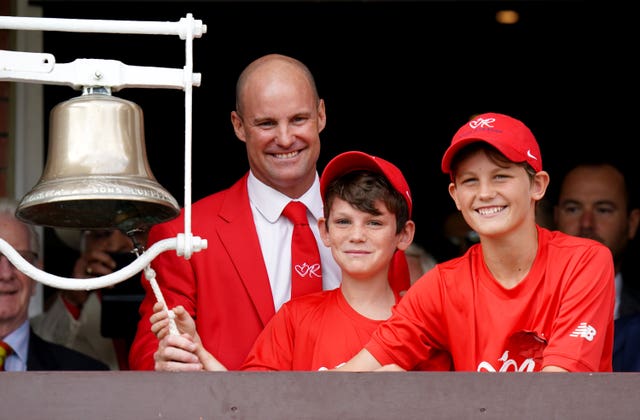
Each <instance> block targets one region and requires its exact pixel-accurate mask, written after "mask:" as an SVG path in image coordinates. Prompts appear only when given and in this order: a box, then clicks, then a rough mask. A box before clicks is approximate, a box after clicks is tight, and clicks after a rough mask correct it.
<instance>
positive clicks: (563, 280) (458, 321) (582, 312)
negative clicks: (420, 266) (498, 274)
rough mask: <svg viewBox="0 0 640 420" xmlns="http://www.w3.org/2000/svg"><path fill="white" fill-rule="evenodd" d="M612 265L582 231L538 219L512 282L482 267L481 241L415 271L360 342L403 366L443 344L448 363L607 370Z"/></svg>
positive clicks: (471, 367)
mask: <svg viewBox="0 0 640 420" xmlns="http://www.w3.org/2000/svg"><path fill="white" fill-rule="evenodd" d="M614 299H615V285H614V267H613V258H612V256H611V252H610V251H609V249H608V248H607V247H605V246H604V245H602V244H600V243H598V242H596V241H592V240H589V239H583V238H577V237H573V236H569V235H566V234H563V233H561V232H556V231H554V232H551V231H549V230H547V229H544V228H540V227H538V255H537V256H536V258H535V261H534V263H533V266H532V267H531V270H530V271H529V273H528V275H527V276H526V277H525V278H524V279H523V280H522V281H521V282H520V283H519V284H518V285H516V286H515V287H513V288H512V289H505V288H504V287H502V286H501V285H500V284H499V283H498V282H497V281H496V280H495V279H494V277H493V276H492V275H491V273H490V272H489V270H488V269H487V267H486V265H485V263H484V260H483V255H482V246H481V244H478V245H474V246H473V247H472V248H470V249H469V250H468V251H467V253H466V254H465V255H464V256H462V257H460V258H456V259H453V260H451V261H447V262H445V263H442V264H439V265H438V266H436V268H435V269H432V270H431V271H429V272H428V273H427V274H426V275H425V276H423V277H422V278H421V279H420V280H418V281H417V282H416V283H415V284H414V285H413V286H412V287H411V288H410V289H409V291H408V292H407V294H406V295H405V296H404V297H403V298H402V301H400V303H399V304H397V305H396V306H395V307H394V310H393V315H392V317H391V318H390V319H389V321H388V322H386V323H384V324H382V325H381V326H380V328H378V329H377V330H376V331H375V332H374V334H373V336H372V340H371V341H370V342H369V343H368V344H367V345H366V348H367V350H368V351H369V352H370V353H371V354H372V355H373V356H374V357H375V358H376V359H377V360H378V361H379V362H380V363H381V364H383V365H386V364H390V363H396V364H398V365H399V366H401V367H403V368H404V369H407V370H410V369H412V368H413V367H414V366H416V364H417V363H419V362H420V361H421V360H423V359H424V358H425V356H424V355H425V354H429V352H433V351H445V352H447V353H449V354H450V355H451V357H452V360H453V367H454V370H458V371H480V372H484V371H491V372H494V371H495V372H505V371H526V372H531V371H540V370H541V369H542V368H543V367H545V366H549V365H554V366H559V367H562V368H564V369H567V370H569V371H573V372H579V371H594V372H595V371H601V372H610V371H611V360H612V359H611V358H612V349H613V305H614Z"/></svg>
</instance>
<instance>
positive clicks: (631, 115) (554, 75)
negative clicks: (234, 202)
mask: <svg viewBox="0 0 640 420" xmlns="http://www.w3.org/2000/svg"><path fill="white" fill-rule="evenodd" d="M33 3H34V4H37V5H39V6H42V7H43V12H44V17H60V18H82V19H125V20H145V21H178V20H179V19H181V18H183V17H185V16H186V14H187V13H191V14H193V17H194V18H195V19H199V20H202V21H203V23H204V24H206V25H207V29H208V31H207V33H206V34H205V35H204V36H203V37H202V38H199V39H198V38H197V39H195V40H194V72H197V73H200V74H201V75H202V83H201V86H200V87H194V89H193V160H192V165H193V170H192V179H193V182H192V189H193V197H192V201H195V200H197V199H198V198H201V197H203V196H205V195H207V194H209V193H212V192H214V191H217V190H220V189H222V188H225V187H228V186H229V185H231V184H232V183H233V182H234V181H236V180H237V179H238V178H239V177H240V176H242V175H243V174H244V173H245V172H246V171H247V170H248V164H247V160H246V154H245V151H244V144H243V143H242V142H240V141H239V140H237V139H236V138H235V135H234V133H233V130H232V127H231V123H230V117H229V114H230V112H231V110H232V109H233V107H234V88H235V81H236V78H237V76H238V75H239V73H240V71H241V70H242V69H243V68H244V67H245V66H246V65H247V64H248V63H249V62H250V61H252V60H253V59H255V58H257V57H258V56H260V55H263V54H266V53H271V52H279V53H284V54H288V55H292V56H294V57H296V58H298V59H300V60H302V61H303V62H305V63H306V64H307V65H308V66H309V67H310V69H311V71H312V72H313V73H314V75H315V77H316V82H317V84H318V89H319V91H320V95H321V96H322V97H323V98H324V99H325V101H326V105H327V128H326V129H325V131H324V132H323V133H322V134H321V138H322V141H323V143H322V153H321V157H320V162H319V169H320V170H321V169H322V168H324V165H325V164H326V163H327V162H328V160H330V159H331V158H332V157H333V156H335V155H336V154H337V153H340V152H343V151H346V150H351V149H359V150H363V151H366V152H368V153H372V154H375V155H378V156H381V157H383V158H385V159H387V160H390V161H392V162H394V163H395V164H397V165H398V166H399V167H400V168H401V169H402V170H403V172H404V174H405V176H406V178H407V180H408V181H409V184H410V186H411V188H412V192H413V196H414V199H415V209H414V212H415V213H414V214H415V216H414V219H415V221H416V224H417V232H416V241H417V242H418V243H420V244H422V245H424V246H425V247H426V248H427V249H428V250H429V251H431V252H432V253H433V254H434V255H435V256H436V257H437V258H439V259H443V258H447V257H449V256H450V254H449V253H450V251H451V250H450V249H449V248H447V245H446V241H444V240H443V238H442V232H441V227H442V223H443V220H444V217H445V216H446V214H448V213H449V212H450V211H452V210H454V207H453V203H452V201H451V199H450V198H449V196H448V193H447V184H448V178H447V176H445V175H443V174H442V173H441V172H440V160H441V157H442V154H443V152H444V150H445V149H446V147H447V145H448V143H449V141H450V139H451V137H452V135H453V134H454V133H455V131H456V130H457V129H458V128H459V127H460V126H461V125H462V124H463V123H464V122H465V121H466V120H467V119H468V118H469V117H470V116H471V115H472V114H476V113H481V112H503V113H507V114H510V115H512V116H514V117H516V118H519V119H521V120H523V121H524V122H525V123H526V124H527V125H528V126H529V127H530V128H531V129H532V131H533V133H534V134H535V135H536V137H537V139H538V141H539V143H540V145H541V149H542V156H543V163H544V167H545V169H546V170H548V171H549V172H550V174H551V179H552V181H551V191H550V192H549V195H550V197H552V196H553V194H554V187H555V186H556V185H555V184H556V183H558V182H559V180H560V176H561V172H562V170H563V168H565V167H567V166H568V165H570V163H571V162H572V161H574V160H577V159H578V158H581V157H582V156H584V155H585V154H589V153H596V154H611V155H614V156H617V157H621V158H622V160H623V161H624V162H625V163H627V164H629V165H630V166H633V165H635V164H636V159H635V157H634V153H635V149H636V145H635V143H636V140H637V137H638V136H637V129H636V125H637V118H636V113H637V111H638V107H637V105H636V101H637V94H638V80H637V77H638V72H637V66H636V64H635V61H636V60H637V46H636V45H635V44H634V43H635V39H638V37H637V35H638V34H637V29H635V28H634V26H635V27H637V24H636V23H635V22H632V18H633V13H631V12H630V6H627V5H625V4H624V3H622V2H621V3H620V4H617V3H615V2H614V3H612V2H604V1H602V2H585V1H346V0H345V1H305V2H294V1H281V2H271V1H259V2H248V1H228V2H224V1H154V2H151V1H126V2H125V1H55V0H43V1H37V2H33ZM630 3H631V2H628V3H627V4H630ZM501 8H511V9H514V10H517V11H519V12H520V14H521V21H520V22H519V23H518V24H517V25H514V26H505V25H499V24H497V23H496V22H495V13H496V11H497V10H499V9H501ZM631 23H633V25H631ZM43 36H44V52H47V53H51V54H53V55H54V56H55V57H56V62H57V63H67V62H71V61H73V60H75V59H76V58H104V59H114V60H118V61H122V62H123V63H125V64H128V65H145V66H157V67H171V68H182V67H183V66H184V64H185V55H184V48H185V43H184V41H182V40H180V39H179V38H178V37H177V36H160V35H122V34H119V35H109V34H80V33H70V32H45V33H44V35H43ZM77 95H79V92H75V91H73V90H71V89H70V88H69V87H64V86H45V107H46V110H45V113H46V114H45V115H48V113H49V110H50V109H51V108H52V107H53V106H54V105H56V104H57V103H59V102H62V101H64V100H67V99H70V98H72V97H74V96H77ZM114 96H120V97H123V98H125V99H129V100H132V101H134V102H135V103H137V104H138V105H139V106H140V107H141V108H142V109H143V110H144V115H145V131H146V145H147V153H148V159H149V163H150V166H151V168H152V170H153V172H154V175H155V176H156V178H157V179H158V181H159V182H160V184H162V185H163V186H164V187H165V188H167V189H168V190H169V191H170V192H171V193H172V194H173V195H174V197H175V198H176V199H177V200H178V201H179V202H180V203H181V204H183V202H184V93H183V92H182V91H181V90H167V89H135V88H131V89H123V90H122V91H120V92H115V93H114ZM194 234H195V235H197V234H198V232H194ZM47 238H48V244H49V247H50V250H49V252H52V253H56V252H58V251H60V248H59V247H58V246H57V245H58V244H57V243H56V242H55V241H56V238H55V237H53V235H51V233H49V234H48V235H47ZM48 255H49V254H48ZM52 260H53V259H52V258H47V261H48V264H49V266H50V268H49V271H53V272H55V271H57V270H58V268H57V267H55V266H54V265H55V264H58V261H61V258H56V259H55V261H52ZM70 265H71V263H65V265H64V267H65V268H64V269H62V268H60V270H62V271H64V270H67V271H68V270H69V268H70ZM63 274H67V275H68V272H66V273H63Z"/></svg>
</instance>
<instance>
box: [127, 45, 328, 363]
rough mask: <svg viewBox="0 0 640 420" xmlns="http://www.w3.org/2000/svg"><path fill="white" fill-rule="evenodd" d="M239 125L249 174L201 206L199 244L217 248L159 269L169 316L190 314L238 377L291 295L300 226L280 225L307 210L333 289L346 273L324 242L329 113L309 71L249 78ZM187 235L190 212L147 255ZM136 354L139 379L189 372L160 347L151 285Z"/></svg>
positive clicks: (159, 231)
mask: <svg viewBox="0 0 640 420" xmlns="http://www.w3.org/2000/svg"><path fill="white" fill-rule="evenodd" d="M231 122H232V124H233V127H234V131H235V134H236V136H237V137H238V139H240V140H241V141H243V142H244V143H245V144H246V149H247V157H248V161H249V168H250V170H249V172H248V173H247V174H245V175H244V176H243V177H242V178H241V179H240V180H239V181H237V182H236V183H235V184H234V185H233V186H231V187H230V188H228V189H226V190H223V191H220V192H217V193H215V194H212V195H210V196H208V197H205V198H203V199H201V200H199V201H197V202H195V203H194V204H193V205H192V215H191V225H192V231H193V232H194V234H195V235H197V236H200V237H202V238H204V239H207V241H208V247H207V249H205V250H202V251H200V252H196V253H194V254H193V255H192V256H191V258H190V259H189V260H186V259H184V258H182V257H178V256H177V255H176V254H175V253H171V252H165V253H162V254H160V255H159V256H158V257H156V258H155V259H154V261H153V262H152V264H151V266H152V268H153V269H154V270H155V272H156V279H157V282H158V285H159V287H160V290H161V291H162V294H163V296H164V299H165V300H166V303H167V305H168V307H169V308H173V307H175V306H176V305H183V306H184V307H185V308H186V310H187V311H188V312H189V313H190V314H191V315H192V316H193V317H194V318H195V320H196V325H197V330H198V332H199V334H200V337H201V339H202V341H203V345H204V347H205V348H206V349H207V350H208V351H209V352H211V353H212V354H213V355H214V356H215V357H216V358H217V359H218V360H219V361H220V362H221V363H223V364H224V365H225V366H226V367H227V368H228V369H230V370H235V369H238V368H239V367H240V365H241V363H242V362H243V361H244V359H245V356H246V355H247V353H248V352H249V350H250V349H251V346H252V344H253V342H254V340H255V339H256V337H257V336H258V334H259V333H260V331H262V329H263V328H264V326H265V324H266V323H267V322H268V321H269V319H271V317H272V316H273V315H274V313H275V312H276V310H277V309H278V308H279V307H280V306H281V305H282V304H283V303H284V302H286V301H287V300H289V299H290V293H291V268H290V267H291V262H290V261H291V260H290V258H291V257H290V246H291V245H290V243H291V234H292V229H293V227H292V224H291V222H289V221H288V219H287V218H286V217H284V216H282V217H281V216H280V215H281V213H282V210H283V209H284V207H285V206H286V205H287V204H288V202H289V201H291V200H292V199H295V200H297V201H302V202H303V203H304V204H305V205H306V206H307V208H308V212H307V216H308V218H309V225H310V226H311V228H312V230H313V231H314V234H315V235H316V240H317V242H318V248H319V250H320V253H321V265H322V282H323V289H324V290H330V289H334V288H336V287H338V286H339V282H340V280H339V279H340V271H339V269H338V266H337V265H336V263H335V261H334V260H333V258H332V256H331V252H330V250H329V248H326V247H325V246H324V245H323V244H322V242H321V240H320V238H319V234H318V226H317V219H318V218H319V217H321V216H322V199H321V197H320V186H319V179H318V174H317V169H316V163H317V160H318V157H319V155H320V132H321V131H322V130H323V129H324V127H325V124H326V114H325V104H324V101H323V100H322V99H321V98H320V97H319V95H318V92H317V89H316V85H315V81H314V79H313V76H312V74H311V72H310V71H309V69H308V68H307V67H306V66H305V65H304V64H303V63H301V62H300V61H298V60H295V59H293V58H291V57H287V56H283V55H278V54H270V55H266V56H263V57H261V58H258V59H257V60H255V61H254V62H252V63H251V64H249V66H247V68H245V70H244V71H243V72H242V74H241V75H240V77H239V78H238V82H237V85H236V110H235V111H233V112H231ZM183 231H184V212H183V213H182V214H181V215H180V216H179V217H178V218H176V219H173V220H171V221H168V222H165V223H163V224H159V225H155V226H154V227H153V228H152V229H151V230H150V232H149V238H148V243H147V245H148V246H149V247H150V246H152V245H153V244H154V243H155V242H157V241H159V240H162V239H166V238H170V237H176V236H177V235H178V233H181V232H183ZM142 282H143V286H144V287H145V289H146V296H145V298H144V300H143V302H142V304H141V306H140V314H141V320H140V322H139V324H138V330H137V334H136V337H135V339H134V342H133V345H132V347H131V351H130V353H129V363H130V367H131V369H137V370H153V369H155V370H184V366H183V365H182V364H181V361H180V360H172V359H171V357H169V355H166V354H165V353H164V350H165V349H164V348H160V347H159V343H158V340H157V339H156V337H155V335H154V334H153V333H152V332H151V330H150V323H149V317H150V316H151V315H152V314H153V309H152V308H153V305H154V303H155V302H156V299H155V295H154V294H153V293H152V291H151V288H150V285H149V282H148V281H146V280H145V279H143V280H142Z"/></svg>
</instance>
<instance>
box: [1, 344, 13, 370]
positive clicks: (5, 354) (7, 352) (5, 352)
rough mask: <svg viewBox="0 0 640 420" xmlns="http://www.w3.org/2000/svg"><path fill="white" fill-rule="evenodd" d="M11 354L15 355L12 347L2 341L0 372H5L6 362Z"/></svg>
mask: <svg viewBox="0 0 640 420" xmlns="http://www.w3.org/2000/svg"><path fill="white" fill-rule="evenodd" d="M11 353H13V349H12V348H11V346H10V345H8V344H7V343H5V342H4V341H2V340H0V371H3V370H4V361H5V360H6V359H7V357H9V355H10V354H11Z"/></svg>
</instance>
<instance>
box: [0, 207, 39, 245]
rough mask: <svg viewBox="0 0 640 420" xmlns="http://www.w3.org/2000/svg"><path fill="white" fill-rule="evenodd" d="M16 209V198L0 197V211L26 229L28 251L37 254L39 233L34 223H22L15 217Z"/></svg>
mask: <svg viewBox="0 0 640 420" xmlns="http://www.w3.org/2000/svg"><path fill="white" fill-rule="evenodd" d="M17 209H18V202H17V201H16V200H14V199H11V198H7V197H0V213H4V214H7V215H9V216H11V217H13V218H14V219H16V221H17V222H18V223H20V224H21V225H23V226H24V227H25V229H27V232H28V233H29V251H31V252H33V253H35V254H36V255H38V254H39V253H40V235H39V234H38V231H37V230H36V228H35V226H34V225H31V224H28V223H24V222H23V221H21V220H20V219H18V218H17V217H16V210H17ZM1 236H2V235H1V234H0V237H1Z"/></svg>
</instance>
